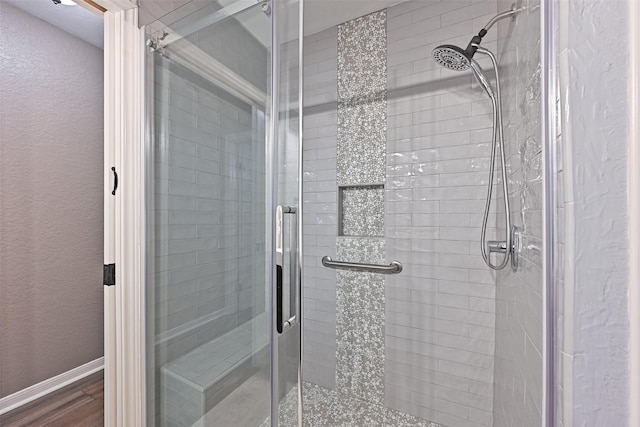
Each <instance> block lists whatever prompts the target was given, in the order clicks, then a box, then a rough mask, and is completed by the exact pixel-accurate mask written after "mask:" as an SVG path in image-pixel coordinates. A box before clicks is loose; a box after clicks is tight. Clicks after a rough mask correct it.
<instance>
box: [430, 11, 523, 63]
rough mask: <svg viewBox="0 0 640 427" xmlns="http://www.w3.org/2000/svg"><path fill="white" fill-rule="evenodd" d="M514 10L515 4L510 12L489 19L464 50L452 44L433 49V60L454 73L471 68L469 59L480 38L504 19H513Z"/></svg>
mask: <svg viewBox="0 0 640 427" xmlns="http://www.w3.org/2000/svg"><path fill="white" fill-rule="evenodd" d="M519 11H520V10H519V9H516V5H515V3H514V4H512V5H511V10H508V11H506V12H502V13H499V14H497V15H496V16H494V17H493V18H491V20H490V21H489V22H488V23H487V25H485V26H484V28H483V29H482V30H480V32H479V33H478V35H477V36H473V38H472V39H471V41H470V42H469V44H468V45H467V48H466V49H462V48H461V47H459V46H454V45H452V44H443V45H441V46H438V47H436V48H435V49H433V59H434V60H435V61H436V62H437V63H438V64H440V65H442V66H443V67H445V68H448V69H450V70H454V71H464V70H467V69H469V67H471V59H472V58H473V55H475V54H476V52H477V50H478V48H479V47H480V43H481V42H482V38H483V37H484V36H486V35H487V32H488V31H489V29H491V27H493V24H495V23H496V22H498V21H499V20H501V19H504V18H509V17H511V18H513V19H515V17H516V14H517V13H518V12H519Z"/></svg>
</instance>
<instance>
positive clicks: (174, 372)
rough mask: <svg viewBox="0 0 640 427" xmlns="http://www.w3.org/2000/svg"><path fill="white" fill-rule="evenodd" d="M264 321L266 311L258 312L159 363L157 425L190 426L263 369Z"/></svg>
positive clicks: (264, 365)
mask: <svg viewBox="0 0 640 427" xmlns="http://www.w3.org/2000/svg"><path fill="white" fill-rule="evenodd" d="M266 324H267V317H266V314H264V313H263V314H260V315H258V316H256V317H254V318H253V319H251V320H249V321H247V322H245V323H243V324H242V325H240V326H238V327H236V328H235V329H233V330H231V331H229V332H227V333H225V334H224V335H221V336H219V337H217V338H215V339H213V340H211V341H209V342H207V343H205V344H203V345H201V346H199V347H197V348H195V349H193V350H192V351H190V352H189V353H187V354H185V355H183V356H180V357H178V358H177V359H175V360H173V361H171V362H169V363H167V364H165V365H164V366H162V368H161V374H160V382H161V384H160V388H161V390H162V392H161V396H164V399H163V401H162V402H160V414H159V416H160V418H161V420H162V422H161V423H160V425H167V426H184V427H190V426H192V425H193V424H194V423H196V421H198V419H200V418H201V417H202V416H203V414H205V413H207V412H208V411H209V410H211V409H212V408H213V407H214V406H216V405H217V404H218V403H219V402H220V401H222V400H223V399H224V398H225V397H226V396H227V395H228V394H229V393H231V392H232V391H233V390H234V389H236V388H237V387H238V385H239V384H241V383H243V382H244V381H246V380H247V379H248V378H250V377H251V376H252V375H254V374H255V373H256V372H258V371H259V370H260V369H265V368H267V367H268V366H267V360H268V344H269V341H268V336H267V335H268V334H267V333H266V329H265V325H266ZM169 414H170V415H169Z"/></svg>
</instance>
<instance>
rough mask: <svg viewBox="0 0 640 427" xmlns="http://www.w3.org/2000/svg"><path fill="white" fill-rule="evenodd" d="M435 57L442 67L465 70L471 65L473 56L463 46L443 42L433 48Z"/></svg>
mask: <svg viewBox="0 0 640 427" xmlns="http://www.w3.org/2000/svg"><path fill="white" fill-rule="evenodd" d="M433 59H434V61H436V63H437V64H438V65H440V66H442V67H445V68H448V69H450V70H454V71H465V70H468V69H469V67H470V66H471V58H470V57H469V56H468V55H467V52H466V51H465V50H464V49H462V48H461V47H458V46H454V45H452V44H443V45H442V46H438V47H436V48H435V49H433Z"/></svg>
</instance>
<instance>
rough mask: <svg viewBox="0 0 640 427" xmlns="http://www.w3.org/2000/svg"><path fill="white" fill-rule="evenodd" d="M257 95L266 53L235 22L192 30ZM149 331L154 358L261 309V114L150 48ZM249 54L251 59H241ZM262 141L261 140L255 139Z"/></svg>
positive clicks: (166, 357)
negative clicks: (155, 345)
mask: <svg viewBox="0 0 640 427" xmlns="http://www.w3.org/2000/svg"><path fill="white" fill-rule="evenodd" d="M190 40H192V41H193V43H194V44H196V45H197V46H198V47H199V48H200V49H202V50H204V51H206V52H207V53H208V54H210V55H211V56H212V57H215V58H217V59H219V60H220V61H221V62H223V63H224V64H225V65H226V66H227V67H229V68H231V69H232V70H234V71H235V72H237V73H238V74H240V75H241V76H242V77H243V78H245V79H246V80H247V81H249V82H251V83H252V84H253V85H255V86H256V87H258V88H260V89H262V90H263V91H265V92H266V89H267V88H266V85H267V79H266V75H265V73H266V70H267V59H268V56H267V50H266V49H265V48H264V46H262V45H261V44H260V43H258V42H257V40H255V39H254V38H253V37H252V36H251V35H250V34H249V33H248V32H247V31H246V30H244V28H243V27H242V26H241V25H239V24H238V23H237V22H236V21H235V20H229V21H227V22H224V23H220V24H217V25H216V26H214V27H212V28H208V29H205V30H202V31H200V32H198V33H197V34H196V35H194V36H191V37H190ZM155 61H156V64H157V67H156V74H155V76H154V78H155V83H156V88H155V97H156V102H155V114H156V116H157V117H160V118H161V120H157V121H156V122H157V123H158V128H157V129H156V141H155V142H156V147H155V150H156V156H155V172H154V174H155V188H154V197H155V200H154V222H155V232H154V234H153V236H154V238H155V241H154V242H153V247H154V251H155V255H156V258H155V283H154V284H155V288H154V291H155V302H156V304H155V307H154V309H155V320H156V322H155V328H156V337H157V340H158V341H159V342H163V343H164V345H165V346H166V347H163V348H164V349H166V351H164V350H163V351H162V352H161V354H158V357H159V359H158V360H157V362H158V363H163V362H165V361H166V360H171V359H174V358H175V357H177V356H178V355H181V354H184V353H187V352H189V351H190V350H192V349H193V348H195V347H197V346H199V345H201V344H203V343H205V342H208V341H210V340H211V339H213V338H215V337H216V336H218V335H221V334H223V333H225V332H227V331H229V330H231V329H233V328H234V327H236V326H237V325H239V324H241V323H243V322H245V321H247V320H249V319H251V318H252V317H253V316H255V315H257V314H258V313H260V312H263V311H264V310H265V292H264V275H265V272H264V239H265V232H264V230H265V228H264V227H265V224H264V218H265V212H264V210H262V211H257V210H256V206H258V205H259V204H256V202H255V201H256V199H258V198H259V197H264V196H263V194H264V188H262V187H261V186H260V185H261V184H257V185H256V184H255V183H262V182H264V175H265V170H264V149H263V148H262V147H263V145H264V134H265V132H264V120H263V119H261V114H260V113H259V112H257V111H255V110H253V109H252V107H251V106H250V105H248V104H246V103H244V102H242V101H239V100H238V99H235V98H234V97H233V96H231V95H229V94H227V93H225V92H223V91H221V90H220V89H218V88H217V87H216V86H214V85H213V84H211V83H209V82H208V81H206V80H205V79H203V78H202V77H200V76H198V75H196V74H195V73H193V72H191V71H189V70H187V69H186V68H183V67H181V66H179V65H176V64H174V63H171V62H170V61H167V60H165V59H163V58H162V57H161V56H159V55H157V54H156V55H155ZM247 61H252V64H251V66H246V64H247ZM261 141H262V142H261Z"/></svg>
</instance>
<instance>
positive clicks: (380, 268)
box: [322, 256, 402, 274]
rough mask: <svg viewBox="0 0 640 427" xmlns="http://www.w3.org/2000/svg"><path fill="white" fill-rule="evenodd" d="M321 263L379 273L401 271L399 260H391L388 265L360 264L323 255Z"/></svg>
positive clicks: (345, 268) (326, 265)
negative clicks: (335, 259)
mask: <svg viewBox="0 0 640 427" xmlns="http://www.w3.org/2000/svg"><path fill="white" fill-rule="evenodd" d="M322 265H324V266H325V267H327V268H335V269H344V270H353V271H367V272H369V273H379V274H398V273H400V272H401V271H402V264H400V262H399V261H391V264H389V265H378V264H361V263H359V262H345V261H334V260H332V259H331V257H328V256H323V257H322Z"/></svg>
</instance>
